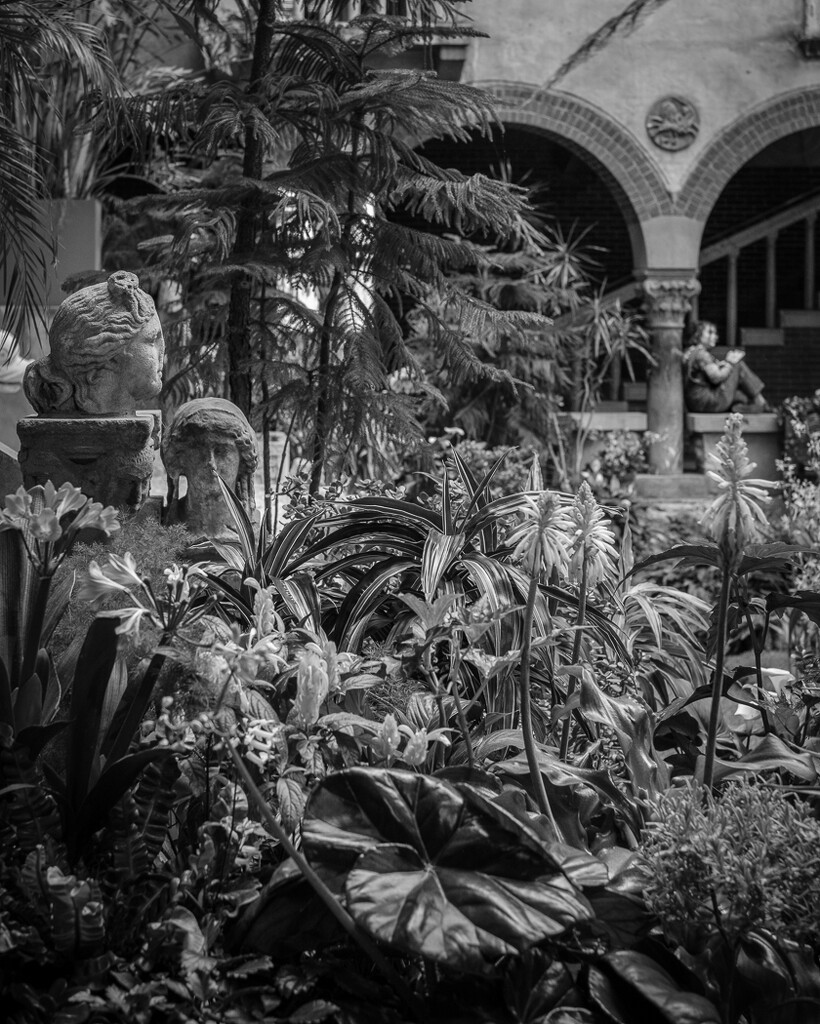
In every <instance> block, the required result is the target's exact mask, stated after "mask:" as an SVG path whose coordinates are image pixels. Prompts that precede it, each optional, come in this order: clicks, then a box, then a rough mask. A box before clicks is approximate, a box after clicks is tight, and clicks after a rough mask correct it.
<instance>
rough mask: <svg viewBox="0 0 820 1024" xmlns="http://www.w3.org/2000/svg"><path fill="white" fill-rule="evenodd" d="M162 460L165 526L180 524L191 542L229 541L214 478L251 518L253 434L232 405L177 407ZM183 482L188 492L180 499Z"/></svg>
mask: <svg viewBox="0 0 820 1024" xmlns="http://www.w3.org/2000/svg"><path fill="white" fill-rule="evenodd" d="M162 460H163V462H164V463H165V470H166V472H167V474H168V477H169V491H168V511H167V516H166V519H167V521H168V522H170V523H173V522H182V523H185V525H186V526H187V528H188V530H189V532H190V533H191V534H192V535H193V536H194V538H195V539H197V540H199V539H204V538H207V539H210V540H220V539H225V538H226V537H229V536H231V535H232V534H233V520H232V518H231V515H230V512H229V510H228V507H227V505H226V504H225V501H224V499H223V497H222V491H221V489H220V486H219V477H221V478H222V479H223V480H224V481H225V483H226V484H227V485H228V486H229V487H230V488H231V489H232V490H234V491H235V492H236V494H237V496H238V497H239V500H240V501H241V502H242V505H243V506H244V508H245V511H246V512H247V513H248V515H249V516H250V517H251V518H253V514H254V512H255V508H256V502H255V500H254V490H253V474H254V471H255V470H256V464H257V444H256V434H255V433H254V432H253V428H252V427H251V425H250V423H248V421H247V419H246V418H245V416H244V414H243V413H242V410H241V409H239V408H238V407H237V406H235V405H234V404H233V402H229V401H227V400H226V399H224V398H195V399H194V400H193V401H191V402H186V403H185V404H184V405H182V406H180V408H179V409H178V410H177V413H176V415H175V416H174V418H173V420H172V421H171V425H170V427H168V429H167V430H166V432H165V436H164V437H163V441H162ZM183 476H184V477H185V480H186V483H187V488H188V490H187V494H186V495H185V496H184V497H182V498H180V497H179V490H180V487H179V481H180V477H183Z"/></svg>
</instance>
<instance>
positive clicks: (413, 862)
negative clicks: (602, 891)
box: [345, 844, 587, 971]
mask: <svg viewBox="0 0 820 1024" xmlns="http://www.w3.org/2000/svg"><path fill="white" fill-rule="evenodd" d="M345 893H346V896H347V906H348V909H349V911H350V913H351V914H352V915H353V917H354V918H355V919H356V920H357V921H358V922H359V924H360V925H362V926H363V927H364V928H366V929H367V931H369V932H370V934H371V935H373V936H374V937H375V938H377V939H380V940H381V941H383V942H386V943H388V944H389V945H391V946H393V947H395V948H397V949H400V950H403V951H406V950H410V951H412V952H414V953H420V954H421V955H422V956H426V957H429V958H430V959H431V960H438V961H440V962H441V963H445V964H447V965H448V966H449V967H453V968H456V969H458V970H462V971H481V970H483V969H484V968H485V967H486V966H487V965H488V964H489V963H491V962H492V961H493V960H496V959H498V958H499V957H501V956H505V955H507V954H511V953H516V952H521V951H523V950H525V949H527V948H529V947H530V946H532V945H534V944H535V943H536V942H541V941H542V940H544V939H546V938H549V937H550V936H552V935H558V934H560V933H561V932H563V931H566V929H567V928H570V927H572V925H573V924H575V923H576V922H577V921H579V920H581V919H583V918H585V917H586V916H587V905H586V901H585V900H584V898H583V897H582V896H580V894H579V893H578V892H577V890H576V889H575V888H574V887H573V885H572V883H571V882H570V881H569V880H568V879H566V878H565V877H564V876H563V875H552V876H549V875H548V876H545V877H543V878H539V879H535V880H534V881H532V882H521V881H514V880H511V879H503V878H498V877H494V876H492V875H485V874H482V873H481V872H478V871H459V870H456V869H453V868H438V869H436V868H435V867H433V865H431V864H430V863H425V862H424V861H423V860H422V859H421V857H419V855H418V854H417V853H416V851H415V850H413V849H412V848H411V847H409V846H401V845H399V844H392V845H391V844H383V845H380V846H377V847H375V848H374V849H372V850H369V851H368V852H367V853H363V854H362V855H361V857H360V858H359V860H358V861H357V862H356V866H355V867H354V869H353V870H352V871H351V872H350V874H349V875H348V877H347V884H346V886H345Z"/></svg>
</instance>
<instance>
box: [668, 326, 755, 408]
mask: <svg viewBox="0 0 820 1024" xmlns="http://www.w3.org/2000/svg"><path fill="white" fill-rule="evenodd" d="M717 340H718V332H717V327H715V325H714V324H713V323H710V322H709V321H708V320H702V321H701V322H700V323H699V324H697V326H696V327H695V330H694V331H693V333H692V335H691V336H690V338H689V342H688V344H687V347H686V348H685V349H684V353H683V367H684V398H685V400H686V408H687V409H688V410H689V411H690V412H729V411H730V410H731V411H734V412H752V413H755V412H770V411H771V410H770V408H769V405H768V403H767V402H766V400H765V398H764V397H763V381H762V380H761V379H760V378H759V377H758V376H757V375H756V374H755V373H752V371H751V370H750V369H749V367H748V366H747V365H746V364H745V363H744V362H743V360H744V359H745V357H746V353H745V352H743V350H742V349H739V348H733V349H730V350H729V351H728V352H727V353H726V358H725V359H718V358H717V356H715V355H714V353H713V352H712V349H713V348H714V347H715V345H716V344H717Z"/></svg>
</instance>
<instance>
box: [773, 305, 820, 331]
mask: <svg viewBox="0 0 820 1024" xmlns="http://www.w3.org/2000/svg"><path fill="white" fill-rule="evenodd" d="M780 326H781V327H820V309H781V310H780Z"/></svg>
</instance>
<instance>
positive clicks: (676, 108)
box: [646, 96, 700, 152]
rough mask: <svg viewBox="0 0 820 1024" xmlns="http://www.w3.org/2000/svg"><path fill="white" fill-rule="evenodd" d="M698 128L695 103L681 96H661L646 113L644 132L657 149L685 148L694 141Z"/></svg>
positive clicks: (698, 121) (674, 150) (698, 120)
mask: <svg viewBox="0 0 820 1024" xmlns="http://www.w3.org/2000/svg"><path fill="white" fill-rule="evenodd" d="M699 129H700V117H699V116H698V112H697V109H696V108H695V105H694V104H693V103H690V102H689V100H687V99H684V98H683V97H682V96H662V97H661V98H660V99H659V100H656V101H655V102H654V103H653V104H652V106H651V107H650V108H649V113H648V114H647V115H646V134H647V135H648V136H649V138H650V139H651V140H652V142H653V143H654V144H655V145H656V146H657V147H658V149H666V150H669V151H671V152H676V151H677V150H680V149H686V148H687V147H688V146H691V145H692V143H693V142H694V141H695V137H696V136H697V134H698V130H699Z"/></svg>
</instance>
